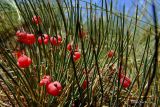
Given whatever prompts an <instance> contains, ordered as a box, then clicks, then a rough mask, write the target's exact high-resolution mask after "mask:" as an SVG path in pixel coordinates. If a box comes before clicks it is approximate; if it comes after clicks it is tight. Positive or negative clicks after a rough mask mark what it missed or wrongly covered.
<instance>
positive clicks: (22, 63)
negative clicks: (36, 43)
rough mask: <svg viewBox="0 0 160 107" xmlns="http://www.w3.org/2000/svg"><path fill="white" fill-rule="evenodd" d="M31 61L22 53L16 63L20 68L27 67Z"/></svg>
mask: <svg viewBox="0 0 160 107" xmlns="http://www.w3.org/2000/svg"><path fill="white" fill-rule="evenodd" d="M31 63H32V60H31V58H29V57H27V56H26V55H22V56H20V57H19V58H18V62H17V65H18V66H19V67H20V68H27V67H29V65H30V64H31Z"/></svg>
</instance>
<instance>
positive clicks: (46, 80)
mask: <svg viewBox="0 0 160 107" xmlns="http://www.w3.org/2000/svg"><path fill="white" fill-rule="evenodd" d="M51 80H52V79H51V76H49V75H44V76H43V78H42V79H41V81H40V83H39V85H40V86H43V85H48V84H49V83H50V82H51Z"/></svg>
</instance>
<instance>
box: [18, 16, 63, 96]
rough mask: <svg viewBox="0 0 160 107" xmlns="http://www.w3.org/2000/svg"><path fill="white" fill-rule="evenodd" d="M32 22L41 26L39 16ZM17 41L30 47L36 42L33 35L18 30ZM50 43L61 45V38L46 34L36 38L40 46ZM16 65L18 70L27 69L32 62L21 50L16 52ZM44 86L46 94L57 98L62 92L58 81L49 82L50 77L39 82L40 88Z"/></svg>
mask: <svg viewBox="0 0 160 107" xmlns="http://www.w3.org/2000/svg"><path fill="white" fill-rule="evenodd" d="M32 22H33V23H34V24H36V25H38V24H41V23H42V20H41V18H40V17H39V16H34V17H33V18H32ZM16 36H17V41H18V42H20V43H23V44H26V45H32V44H34V43H35V42H36V37H35V35H34V34H29V33H27V32H25V31H20V30H18V31H17V32H16ZM49 40H50V42H51V44H52V45H54V46H58V45H60V44H61V43H62V37H61V36H60V35H57V36H55V37H50V36H48V35H47V34H43V35H42V36H40V37H38V43H39V44H40V45H41V44H42V43H44V44H48V42H49ZM16 57H17V58H18V60H17V65H18V66H19V67H20V68H27V67H29V66H30V64H31V63H32V60H31V58H30V57H27V56H26V55H25V52H24V51H23V50H19V51H17V52H16ZM42 85H45V86H46V90H47V92H48V94H50V95H53V96H57V95H59V93H60V92H61V90H62V86H61V84H60V83H59V82H58V81H55V82H51V77H50V76H46V75H45V76H44V77H43V78H42V80H41V81H40V86H42Z"/></svg>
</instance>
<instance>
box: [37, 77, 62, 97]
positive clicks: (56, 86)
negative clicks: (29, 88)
mask: <svg viewBox="0 0 160 107" xmlns="http://www.w3.org/2000/svg"><path fill="white" fill-rule="evenodd" d="M51 80H52V79H51V77H50V76H49V75H45V76H43V78H42V79H41V81H40V83H39V85H40V86H43V85H45V86H46V90H47V93H48V94H50V95H53V96H58V95H59V94H60V92H61V90H62V86H61V84H60V83H59V82H58V81H54V82H51Z"/></svg>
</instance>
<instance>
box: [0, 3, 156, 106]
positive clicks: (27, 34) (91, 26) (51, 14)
mask: <svg viewBox="0 0 160 107" xmlns="http://www.w3.org/2000/svg"><path fill="white" fill-rule="evenodd" d="M81 2H83V3H85V5H86V6H83V7H82V6H81V5H80V3H81ZM113 2H114V1H113ZM113 2H112V1H111V2H110V3H109V2H107V0H102V5H101V6H98V5H96V4H92V2H91V1H90V2H84V1H81V0H75V1H73V0H56V1H49V0H22V1H19V0H14V3H15V4H16V6H17V9H18V10H17V11H18V12H19V14H20V15H21V20H20V21H21V22H20V23H21V24H20V25H21V26H20V27H19V26H18V27H17V26H15V23H14V21H12V18H11V17H10V14H8V13H7V12H6V11H5V10H4V13H5V15H6V16H7V18H8V19H7V20H9V21H10V23H11V26H12V27H13V29H14V31H15V32H14V37H13V38H14V41H13V40H12V41H9V40H8V42H9V44H10V45H6V44H5V40H3V39H2V38H1V41H2V42H1V43H0V58H1V59H0V61H1V62H0V67H1V69H0V89H1V90H2V93H3V96H2V97H1V95H0V97H1V101H0V105H2V106H13V107H14V106H16V107H24V106H26V107H46V106H49V107H56V106H59V107H101V106H110V107H118V106H146V105H149V106H158V104H159V99H158V97H159V84H158V83H157V82H158V80H159V79H158V75H157V74H158V73H157V71H158V69H157V68H158V59H157V58H158V42H159V36H158V22H157V18H156V9H155V5H154V3H152V9H153V19H152V20H153V22H154V23H153V24H152V23H145V22H144V25H145V24H146V25H148V26H149V27H147V28H142V27H140V26H141V24H140V22H141V20H140V19H139V18H138V14H139V13H138V12H139V9H138V6H137V8H136V12H135V15H133V16H132V17H128V16H127V14H126V12H125V6H124V7H123V12H120V13H116V12H114V9H113V6H112V4H113ZM1 6H2V4H1ZM84 9H85V15H84ZM3 27H4V29H5V25H4V26H3ZM142 32H143V33H142ZM1 35H2V34H1ZM3 35H4V36H5V35H7V32H6V33H5V34H3ZM144 36H145V37H146V39H145V41H143V43H141V42H140V41H139V40H140V39H141V38H142V37H144ZM14 46H15V47H14ZM1 102H2V103H1Z"/></svg>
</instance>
